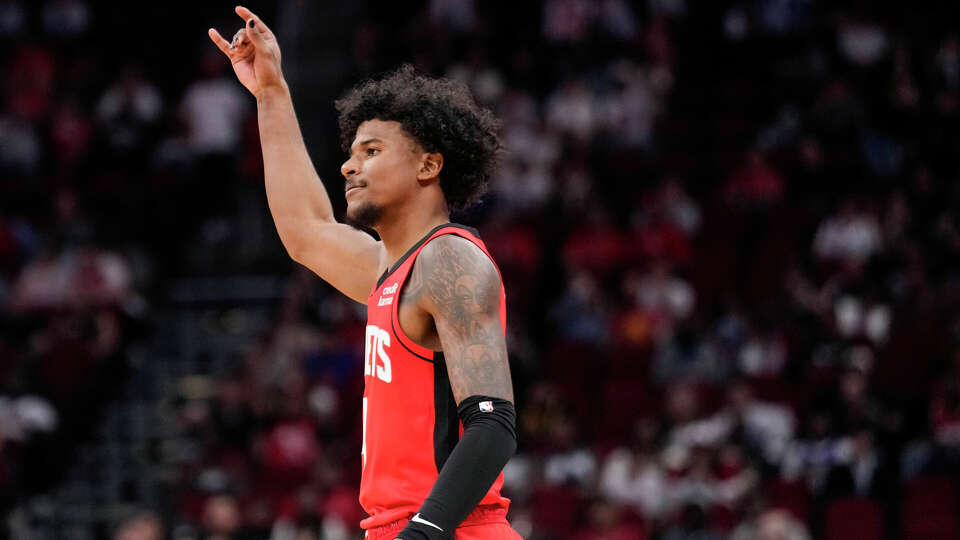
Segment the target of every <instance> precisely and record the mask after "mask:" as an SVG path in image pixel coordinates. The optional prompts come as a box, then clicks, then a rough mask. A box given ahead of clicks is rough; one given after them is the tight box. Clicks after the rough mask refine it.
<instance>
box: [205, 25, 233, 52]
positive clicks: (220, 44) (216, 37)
mask: <svg viewBox="0 0 960 540" xmlns="http://www.w3.org/2000/svg"><path fill="white" fill-rule="evenodd" d="M207 35H208V36H210V40H211V41H213V43H214V44H215V45H216V46H217V48H218V49H220V50H221V51H223V54H225V55H227V56H229V55H230V43H229V42H228V41H227V40H225V39H223V36H221V35H220V32H217V31H216V30H215V29H213V28H211V29H209V30H207Z"/></svg>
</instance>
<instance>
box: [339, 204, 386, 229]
mask: <svg viewBox="0 0 960 540" xmlns="http://www.w3.org/2000/svg"><path fill="white" fill-rule="evenodd" d="M382 215H383V209H382V208H381V207H380V206H378V205H376V204H374V203H371V202H367V201H353V202H349V201H348V202H347V213H346V218H347V223H348V224H350V225H352V226H354V227H356V228H358V229H372V228H373V227H375V226H376V225H377V223H378V222H379V221H380V217H381V216H382Z"/></svg>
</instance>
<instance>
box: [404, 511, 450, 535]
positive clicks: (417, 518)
mask: <svg viewBox="0 0 960 540" xmlns="http://www.w3.org/2000/svg"><path fill="white" fill-rule="evenodd" d="M410 521H413V522H414V523H423V524H424V525H429V526H431V527H433V528H434V529H436V530H438V531H440V532H443V529H441V528H440V527H438V526H437V525H435V524H433V523H430V522H429V521H427V520H425V519H423V518H422V517H420V512H417V513H416V514H414V515H413V517H412V518H410Z"/></svg>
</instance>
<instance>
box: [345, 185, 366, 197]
mask: <svg viewBox="0 0 960 540" xmlns="http://www.w3.org/2000/svg"><path fill="white" fill-rule="evenodd" d="M361 189H363V186H359V185H356V186H347V190H346V192H344V194H343V196H344V197H347V196H349V195H350V194H351V193H354V192H356V191H359V190H361Z"/></svg>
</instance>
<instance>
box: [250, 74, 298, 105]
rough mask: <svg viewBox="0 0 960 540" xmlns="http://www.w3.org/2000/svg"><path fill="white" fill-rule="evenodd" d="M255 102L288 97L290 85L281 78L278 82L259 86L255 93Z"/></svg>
mask: <svg viewBox="0 0 960 540" xmlns="http://www.w3.org/2000/svg"><path fill="white" fill-rule="evenodd" d="M255 96H256V98H257V103H264V102H268V101H273V100H276V99H288V98H289V97H290V87H289V86H287V81H285V80H283V79H281V80H280V82H279V83H274V84H269V85H265V86H261V87H260V88H259V89H258V90H257V93H256V94H255Z"/></svg>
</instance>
